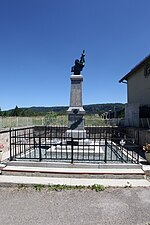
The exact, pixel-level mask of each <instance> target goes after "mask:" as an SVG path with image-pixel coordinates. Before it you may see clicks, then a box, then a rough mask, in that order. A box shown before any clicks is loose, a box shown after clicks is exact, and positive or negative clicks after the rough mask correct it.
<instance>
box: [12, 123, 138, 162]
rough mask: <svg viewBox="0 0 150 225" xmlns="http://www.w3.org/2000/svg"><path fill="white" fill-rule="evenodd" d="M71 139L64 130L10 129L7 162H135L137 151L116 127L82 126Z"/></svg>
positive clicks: (39, 128)
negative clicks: (83, 133)
mask: <svg viewBox="0 0 150 225" xmlns="http://www.w3.org/2000/svg"><path fill="white" fill-rule="evenodd" d="M85 129H86V137H81V135H80V134H81V131H80V132H79V133H78V136H77V135H76V137H75V138H74V133H73V132H74V131H71V133H70V134H71V135H70V136H69V137H68V136H67V132H66V131H67V127H62V126H61V127H56V126H55V127H52V126H40V127H30V128H24V129H14V130H12V131H11V133H10V146H11V148H10V159H11V160H38V161H41V160H48V161H60V160H63V161H67V162H71V163H73V162H79V161H80V162H96V161H97V162H104V163H107V162H125V163H128V162H130V163H133V162H134V163H138V162H139V148H138V145H136V144H135V143H134V140H133V139H132V138H129V137H127V135H125V134H124V133H122V132H121V131H120V130H118V129H117V128H112V127H85Z"/></svg>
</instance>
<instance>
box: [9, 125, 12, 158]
mask: <svg viewBox="0 0 150 225" xmlns="http://www.w3.org/2000/svg"><path fill="white" fill-rule="evenodd" d="M9 144H10V161H12V146H11V128H10V130H9Z"/></svg>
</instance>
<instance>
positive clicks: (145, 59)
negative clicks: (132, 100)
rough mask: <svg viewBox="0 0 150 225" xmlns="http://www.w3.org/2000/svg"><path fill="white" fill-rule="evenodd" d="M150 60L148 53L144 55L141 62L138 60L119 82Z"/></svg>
mask: <svg viewBox="0 0 150 225" xmlns="http://www.w3.org/2000/svg"><path fill="white" fill-rule="evenodd" d="M149 60H150V54H149V55H148V56H146V57H145V58H144V59H143V60H142V61H141V62H139V63H138V64H137V65H136V66H135V67H134V68H133V69H132V70H130V72H129V73H127V74H126V75H125V76H124V77H123V78H121V80H119V83H121V82H123V81H124V80H128V78H129V77H130V76H131V75H132V74H133V73H135V72H136V71H138V70H139V69H140V68H142V67H143V66H144V65H145V64H146V63H147V62H148V61H149Z"/></svg>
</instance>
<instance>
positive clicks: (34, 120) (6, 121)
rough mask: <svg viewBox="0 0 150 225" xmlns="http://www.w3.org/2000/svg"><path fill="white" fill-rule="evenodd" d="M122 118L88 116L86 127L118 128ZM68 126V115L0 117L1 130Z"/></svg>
mask: <svg viewBox="0 0 150 225" xmlns="http://www.w3.org/2000/svg"><path fill="white" fill-rule="evenodd" d="M121 121H122V119H121V118H112V119H102V118H100V117H96V116H95V117H94V116H91V117H90V116H86V117H85V125H86V126H118V125H119V124H120V123H121ZM40 125H41V126H47V125H48V126H54V125H56V126H67V125H68V119H67V115H64V116H57V117H56V118H47V117H42V116H37V117H2V116H0V128H10V127H16V128H17V127H28V126H40Z"/></svg>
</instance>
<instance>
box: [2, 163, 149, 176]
mask: <svg viewBox="0 0 150 225" xmlns="http://www.w3.org/2000/svg"><path fill="white" fill-rule="evenodd" d="M2 175H15V176H43V177H44V176H45V177H66V178H68V177H70V178H97V179H100V178H101V179H106V178H107V179H116V178H119V179H125V178H126V179H131V178H132V179H141V178H144V177H145V173H144V171H143V170H142V169H141V168H136V169H135V168H134V169H124V168H123V169H120V168H119V169H113V168H62V167H61V168H60V167H29V166H6V167H5V168H3V169H2Z"/></svg>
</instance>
